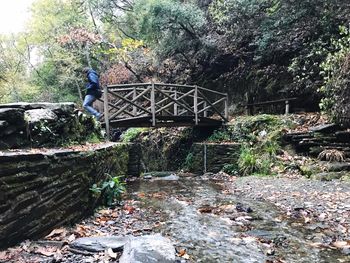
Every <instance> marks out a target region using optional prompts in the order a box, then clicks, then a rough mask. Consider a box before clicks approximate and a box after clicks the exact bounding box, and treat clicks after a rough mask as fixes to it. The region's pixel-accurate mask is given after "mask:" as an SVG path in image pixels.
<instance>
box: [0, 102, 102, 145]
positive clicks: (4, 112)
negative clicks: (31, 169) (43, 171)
mask: <svg viewBox="0 0 350 263" xmlns="http://www.w3.org/2000/svg"><path fill="white" fill-rule="evenodd" d="M99 137H101V133H100V127H99V124H98V123H97V122H96V121H95V120H94V119H93V118H92V117H91V116H87V115H85V114H84V113H82V112H80V111H79V110H78V109H77V107H76V105H75V104H74V103H10V104H1V105H0V150H4V149H14V148H25V147H42V146H46V147H47V146H61V145H66V144H70V143H73V142H79V143H81V142H86V141H89V140H92V139H96V138H99Z"/></svg>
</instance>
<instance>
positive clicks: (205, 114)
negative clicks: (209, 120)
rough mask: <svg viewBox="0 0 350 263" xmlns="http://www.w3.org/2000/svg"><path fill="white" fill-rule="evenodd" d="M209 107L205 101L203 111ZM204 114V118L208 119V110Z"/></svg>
mask: <svg viewBox="0 0 350 263" xmlns="http://www.w3.org/2000/svg"><path fill="white" fill-rule="evenodd" d="M207 106H208V104H207V102H206V101H204V104H203V109H205V108H206V107H207ZM203 114H204V117H208V110H205V111H204V113H203Z"/></svg>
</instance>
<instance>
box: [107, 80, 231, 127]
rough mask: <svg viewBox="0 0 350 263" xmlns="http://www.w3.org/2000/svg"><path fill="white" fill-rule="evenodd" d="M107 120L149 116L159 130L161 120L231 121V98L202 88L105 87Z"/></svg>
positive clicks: (144, 84)
mask: <svg viewBox="0 0 350 263" xmlns="http://www.w3.org/2000/svg"><path fill="white" fill-rule="evenodd" d="M103 103H104V119H105V125H106V128H107V130H108V126H109V123H111V122H114V121H118V120H121V119H124V120H125V119H130V118H131V119H132V118H138V117H145V116H149V117H150V121H151V125H152V126H156V124H157V117H158V118H159V117H160V116H162V117H163V118H164V117H166V116H168V117H169V119H170V118H171V117H174V118H175V117H181V116H193V123H194V125H198V123H199V121H200V118H209V117H212V118H217V119H220V120H222V121H227V118H228V97H227V94H226V93H222V92H217V91H213V90H209V89H206V88H202V87H198V86H188V85H177V84H165V83H136V84H118V85H109V86H105V87H104V96H103Z"/></svg>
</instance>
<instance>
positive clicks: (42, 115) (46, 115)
mask: <svg viewBox="0 0 350 263" xmlns="http://www.w3.org/2000/svg"><path fill="white" fill-rule="evenodd" d="M24 115H25V119H26V120H27V121H28V122H29V123H37V122H41V121H47V122H54V121H57V120H58V117H57V115H56V114H55V113H54V112H53V111H52V110H49V109H36V110H27V111H26V112H25V113H24Z"/></svg>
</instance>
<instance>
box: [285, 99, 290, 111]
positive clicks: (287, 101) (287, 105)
mask: <svg viewBox="0 0 350 263" xmlns="http://www.w3.org/2000/svg"><path fill="white" fill-rule="evenodd" d="M285 114H289V100H286V111H285Z"/></svg>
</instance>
